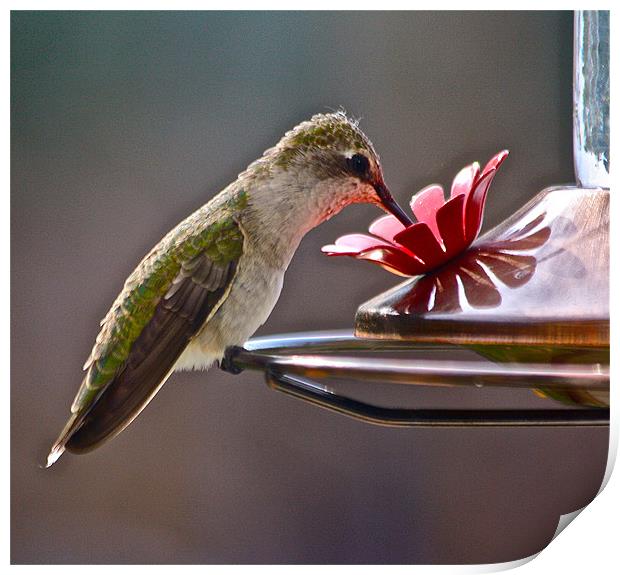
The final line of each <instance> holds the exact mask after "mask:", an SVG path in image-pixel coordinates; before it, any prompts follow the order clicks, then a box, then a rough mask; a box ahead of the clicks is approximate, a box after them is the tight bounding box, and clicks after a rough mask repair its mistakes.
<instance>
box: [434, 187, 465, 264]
mask: <svg viewBox="0 0 620 575" xmlns="http://www.w3.org/2000/svg"><path fill="white" fill-rule="evenodd" d="M464 203H465V195H464V194H459V195H458V196H455V197H453V198H452V199H450V200H448V201H447V202H446V203H445V204H444V205H443V206H442V207H441V208H439V210H438V211H437V227H438V228H439V233H440V235H441V239H442V241H443V245H444V248H445V250H446V255H447V256H448V257H453V256H455V255H456V254H458V253H460V252H461V251H463V250H464V249H465V248H466V247H467V243H466V242H465V224H464V222H463V204H464Z"/></svg>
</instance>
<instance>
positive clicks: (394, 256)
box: [355, 246, 427, 276]
mask: <svg viewBox="0 0 620 575" xmlns="http://www.w3.org/2000/svg"><path fill="white" fill-rule="evenodd" d="M355 257H356V258H357V259H358V260H367V261H370V262H372V263H375V264H378V265H380V266H381V267H383V268H385V269H387V270H388V271H391V272H392V273H396V274H398V275H403V276H415V275H419V274H423V273H425V272H426V271H427V267H426V266H425V265H424V264H423V263H422V262H420V261H419V260H417V259H416V258H414V257H412V256H411V255H409V254H408V253H406V252H405V251H403V250H400V249H398V248H397V247H395V246H387V247H382V248H375V249H369V250H366V251H364V252H361V253H359V254H358V255H356V256H355Z"/></svg>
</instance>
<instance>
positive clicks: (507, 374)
mask: <svg viewBox="0 0 620 575" xmlns="http://www.w3.org/2000/svg"><path fill="white" fill-rule="evenodd" d="M428 347H429V346H412V345H411V344H407V343H406V342H395V341H388V340H368V339H361V338H357V337H355V336H354V335H353V333H352V332H351V331H346V330H335V331H323V332H306V333H298V334H288V335H281V336H274V337H261V338H254V339H251V340H249V341H248V342H247V344H246V347H245V348H240V347H233V348H229V350H228V353H227V357H226V362H225V363H226V364H227V365H228V366H229V368H232V370H233V371H243V370H253V371H260V372H263V373H264V374H265V381H266V383H267V385H268V386H269V387H270V388H272V389H275V390H277V391H281V392H283V393H286V394H287V395H291V396H293V397H296V398H297V399H301V400H303V401H307V402H309V403H312V404H314V405H318V406H320V407H323V408H325V409H329V410H331V411H335V412H337V413H341V414H344V415H348V416H350V417H353V418H355V419H358V420H361V421H364V422H367V423H374V424H377V425H386V426H395V427H500V426H502V427H530V426H545V427H565V426H604V425H609V409H608V408H584V407H579V408H574V409H573V408H568V409H529V410H528V409H483V410H477V409H403V408H389V407H381V406H377V405H373V404H369V403H365V402H363V401H359V400H356V399H353V398H350V397H346V396H343V395H339V394H337V393H335V392H334V391H333V390H332V389H330V388H329V387H328V386H326V385H324V384H322V383H321V382H320V380H327V379H334V378H337V379H350V380H353V381H380V382H383V383H392V384H403V385H408V386H441V387H445V386H460V387H463V386H465V387H473V386H476V387H480V386H485V387H508V388H515V387H519V388H533V389H535V388H537V387H539V386H540V387H544V388H546V389H549V388H552V389H558V390H570V389H586V388H587V389H588V390H597V391H605V390H608V389H609V369H608V368H607V367H602V366H600V365H598V364H592V365H579V364H577V365H544V364H492V363H490V362H486V361H450V362H446V361H443V360H433V359H425V360H420V359H415V360H411V359H385V360H383V359H377V358H368V357H366V358H365V357H354V356H336V355H334V353H337V352H356V351H358V352H359V351H367V352H377V351H386V352H387V351H399V350H412V349H428ZM435 349H436V348H435ZM444 349H445V348H444Z"/></svg>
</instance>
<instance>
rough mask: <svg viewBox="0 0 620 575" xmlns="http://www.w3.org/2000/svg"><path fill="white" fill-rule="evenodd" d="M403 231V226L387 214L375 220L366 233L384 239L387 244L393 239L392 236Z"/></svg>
mask: <svg viewBox="0 0 620 575" xmlns="http://www.w3.org/2000/svg"><path fill="white" fill-rule="evenodd" d="M404 229H405V226H403V224H401V223H400V222H399V221H398V219H397V218H395V217H394V216H392V215H390V214H388V215H386V216H381V217H380V218H377V219H376V220H375V221H374V222H372V224H370V227H369V228H368V231H369V232H370V233H371V234H373V235H375V236H379V237H380V238H383V239H386V240H387V241H388V242H391V241H392V240H393V239H394V236H395V235H396V234H397V233H399V232H402V231H403V230H404Z"/></svg>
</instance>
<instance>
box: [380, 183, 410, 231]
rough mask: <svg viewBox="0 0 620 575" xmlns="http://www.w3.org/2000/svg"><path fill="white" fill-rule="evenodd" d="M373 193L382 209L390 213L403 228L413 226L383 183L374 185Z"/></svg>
mask: <svg viewBox="0 0 620 575" xmlns="http://www.w3.org/2000/svg"><path fill="white" fill-rule="evenodd" d="M374 188H375V191H376V192H377V195H378V196H379V200H380V201H381V204H382V205H383V207H384V208H385V209H386V210H387V211H388V212H390V213H391V214H392V215H393V216H394V217H395V218H396V219H398V221H399V222H400V223H401V224H403V226H405V227H408V226H411V225H413V220H412V219H411V218H410V217H409V216H408V215H407V214H406V213H405V212H404V211H403V209H402V208H401V207H400V206H399V205H398V204H397V203H396V200H395V199H394V198H393V197H392V194H390V190H388V189H387V188H386V186H385V184H384V183H383V182H381V183H379V184H374Z"/></svg>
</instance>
